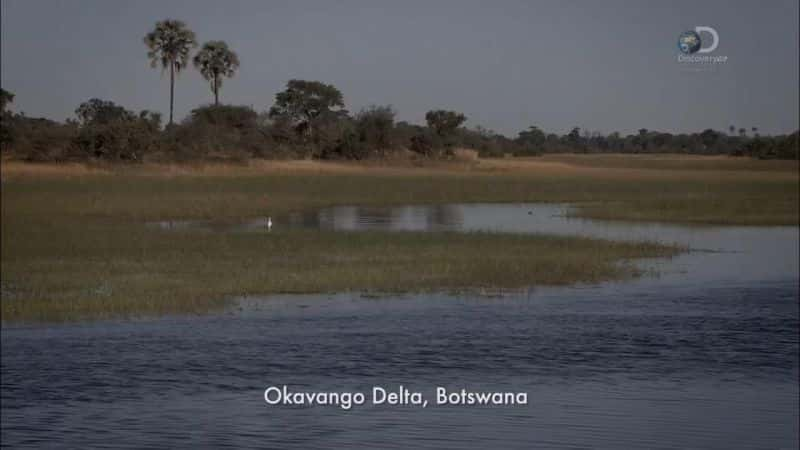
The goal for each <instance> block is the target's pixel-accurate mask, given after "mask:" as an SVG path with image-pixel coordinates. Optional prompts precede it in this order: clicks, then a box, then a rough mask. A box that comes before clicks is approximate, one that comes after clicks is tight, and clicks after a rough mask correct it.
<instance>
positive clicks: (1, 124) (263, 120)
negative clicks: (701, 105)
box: [0, 19, 798, 161]
mask: <svg viewBox="0 0 800 450" xmlns="http://www.w3.org/2000/svg"><path fill="white" fill-rule="evenodd" d="M144 43H145V45H146V47H147V56H148V59H149V60H150V64H151V66H152V67H154V68H158V67H160V68H161V69H162V72H163V71H169V75H170V78H169V80H170V96H169V106H170V107H169V119H168V123H167V125H166V126H162V123H161V122H162V117H161V114H160V113H157V112H152V111H148V110H144V111H140V112H138V113H136V112H134V111H130V110H128V109H126V108H125V107H123V106H121V105H117V104H115V103H114V102H111V101H107V100H102V99H97V98H93V99H89V100H87V101H86V102H83V103H81V104H80V105H78V107H77V108H76V110H75V118H71V119H67V121H66V122H65V123H60V122H55V121H51V120H48V119H41V118H29V117H26V116H25V115H24V114H22V113H11V112H10V111H9V110H8V109H7V106H8V105H9V104H10V103H12V102H13V100H14V95H13V93H11V92H8V91H6V90H0V147H1V148H2V151H3V153H4V155H5V154H9V155H10V156H12V157H16V158H20V159H24V160H28V161H65V160H87V159H101V160H110V161H144V160H152V161H166V160H173V161H174V160H193V159H206V160H214V159H221V160H244V159H248V158H321V159H366V158H386V157H393V156H397V155H405V156H412V157H425V158H453V157H455V156H456V155H457V153H458V152H457V149H459V148H467V149H472V150H474V151H476V152H477V153H478V154H479V155H481V156H484V157H497V156H507V155H514V156H536V155H540V154H542V153H551V152H552V153H555V152H580V153H598V152H615V153H667V152H669V153H675V152H677V153H687V154H730V155H743V156H751V157H758V158H784V159H797V157H798V132H795V133H793V134H791V135H785V136H761V135H760V134H759V133H758V129H757V128H756V127H750V134H748V130H747V128H744V127H740V128H738V129H737V128H736V127H735V126H733V125H731V126H730V127H729V128H728V132H727V133H724V132H720V131H715V130H712V129H706V130H703V131H701V132H698V133H690V134H671V133H665V132H659V131H652V130H647V129H640V130H639V131H638V133H634V134H628V135H622V134H620V133H618V132H614V133H610V134H602V133H599V132H589V131H587V130H581V128H579V127H574V128H572V129H571V130H570V131H569V132H568V133H565V134H563V135H559V134H555V133H547V132H545V131H543V130H541V129H540V128H538V127H536V126H531V127H529V128H527V129H525V130H523V131H520V132H519V133H518V134H517V136H515V137H514V138H509V137H506V136H504V135H502V134H499V133H495V132H493V131H491V130H488V129H486V128H483V127H480V126H478V127H475V128H468V127H465V126H464V123H465V122H466V120H467V117H466V116H465V115H464V114H462V113H460V112H457V111H451V110H446V109H437V110H432V111H428V113H427V114H426V115H425V121H426V124H425V126H421V125H415V124H410V123H408V122H402V121H401V122H397V121H395V116H396V114H395V111H394V109H393V108H392V107H391V106H371V107H368V108H364V109H362V110H360V111H358V112H357V113H355V114H351V113H350V112H349V111H348V110H347V109H346V105H345V101H344V96H343V95H342V93H341V91H339V90H338V89H337V88H336V87H335V86H333V85H330V84H325V83H323V82H320V81H311V80H298V79H293V80H289V81H288V82H287V84H286V87H285V89H284V90H282V91H280V92H278V93H277V94H276V95H275V101H274V104H273V105H272V106H271V107H270V108H269V109H267V110H266V111H264V112H260V113H259V112H257V111H255V110H254V109H252V108H250V107H247V106H237V105H225V104H221V103H220V101H219V94H220V89H221V87H222V82H223V79H225V78H230V77H233V76H234V75H235V73H236V71H237V70H238V69H239V67H240V62H239V57H238V55H237V54H236V52H234V51H233V50H232V49H230V48H229V46H228V45H227V43H225V42H224V41H219V40H216V41H208V42H206V43H205V44H203V46H202V47H201V49H200V50H199V51H198V52H197V53H196V54H194V56H192V51H193V50H194V49H195V48H196V47H197V46H198V44H197V41H196V37H195V34H194V32H192V31H191V30H190V29H189V28H188V27H187V26H186V24H184V23H183V22H181V21H179V20H172V19H167V20H163V21H159V22H157V23H156V24H155V27H154V28H153V30H151V31H150V32H148V33H147V34H146V35H145V37H144ZM190 60H191V61H192V63H193V65H194V67H195V68H196V69H197V70H198V71H199V72H200V74H201V75H202V76H203V78H204V79H205V80H207V81H208V82H209V87H210V90H211V93H212V94H213V103H212V104H209V105H204V106H200V107H198V108H195V109H193V110H192V111H191V113H190V114H189V116H188V117H186V118H185V119H183V120H182V121H181V122H180V123H174V121H173V110H174V97H175V96H174V92H175V81H176V76H177V75H178V74H180V73H181V72H182V71H183V70H184V69H186V68H187V67H188V65H189V61H190ZM737 131H738V133H737Z"/></svg>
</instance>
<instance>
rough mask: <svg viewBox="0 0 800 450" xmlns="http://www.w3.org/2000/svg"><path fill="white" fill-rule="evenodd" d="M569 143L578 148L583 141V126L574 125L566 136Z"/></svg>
mask: <svg viewBox="0 0 800 450" xmlns="http://www.w3.org/2000/svg"><path fill="white" fill-rule="evenodd" d="M566 140H567V143H568V144H569V145H570V146H572V147H573V148H577V147H578V146H579V145H580V143H581V127H573V128H572V130H570V132H569V133H567V136H566Z"/></svg>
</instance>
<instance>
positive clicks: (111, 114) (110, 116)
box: [75, 98, 135, 125]
mask: <svg viewBox="0 0 800 450" xmlns="http://www.w3.org/2000/svg"><path fill="white" fill-rule="evenodd" d="M75 115H76V116H78V120H79V121H80V122H81V124H82V125H90V124H92V125H107V124H109V123H111V122H114V121H119V120H132V119H133V118H134V117H135V116H134V114H133V113H132V112H130V111H128V110H126V109H125V108H124V107H122V106H119V105H117V104H116V103H114V102H112V101H107V100H100V99H99V98H93V99H90V100H88V101H86V102H83V103H81V104H80V105H79V106H78V108H77V109H76V110H75Z"/></svg>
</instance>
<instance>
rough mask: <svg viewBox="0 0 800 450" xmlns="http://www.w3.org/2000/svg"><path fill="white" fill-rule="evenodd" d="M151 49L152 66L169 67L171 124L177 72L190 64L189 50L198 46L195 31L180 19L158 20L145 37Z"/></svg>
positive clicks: (170, 121)
mask: <svg viewBox="0 0 800 450" xmlns="http://www.w3.org/2000/svg"><path fill="white" fill-rule="evenodd" d="M144 43H145V45H147V48H148V49H149V51H148V52H147V57H148V58H150V66H151V67H153V68H155V67H157V66H159V65H160V66H161V69H162V71H163V70H166V69H167V68H169V124H170V125H172V111H173V106H174V103H175V74H177V73H180V71H181V70H183V69H184V68H185V67H186V66H187V65H188V64H189V52H191V50H192V49H193V48H195V47H197V41H196V40H195V36H194V32H193V31H192V30H190V29H189V28H187V27H186V24H185V23H183V22H181V21H180V20H173V19H166V20H162V21H160V22H156V26H155V28H154V29H153V31H151V32H149V33H147V35H145V37H144Z"/></svg>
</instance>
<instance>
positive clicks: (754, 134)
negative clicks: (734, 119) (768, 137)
mask: <svg viewBox="0 0 800 450" xmlns="http://www.w3.org/2000/svg"><path fill="white" fill-rule="evenodd" d="M750 131H752V132H753V136H755V137H758V127H752V128H750Z"/></svg>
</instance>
